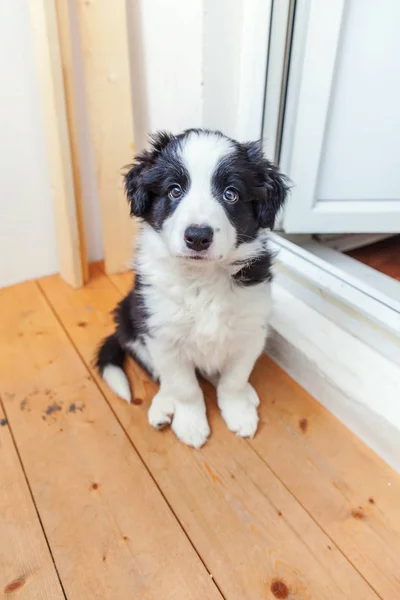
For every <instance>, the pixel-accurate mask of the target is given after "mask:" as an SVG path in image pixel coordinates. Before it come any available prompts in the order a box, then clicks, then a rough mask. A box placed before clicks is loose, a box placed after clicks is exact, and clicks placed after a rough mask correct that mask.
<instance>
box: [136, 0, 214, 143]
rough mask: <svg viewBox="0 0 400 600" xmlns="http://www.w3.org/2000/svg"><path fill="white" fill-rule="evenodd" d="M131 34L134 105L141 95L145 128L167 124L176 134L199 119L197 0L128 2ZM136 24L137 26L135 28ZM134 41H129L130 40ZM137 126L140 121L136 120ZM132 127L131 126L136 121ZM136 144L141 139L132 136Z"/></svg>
mask: <svg viewBox="0 0 400 600" xmlns="http://www.w3.org/2000/svg"><path fill="white" fill-rule="evenodd" d="M131 4H133V5H135V4H136V7H135V6H133V7H132V8H131V10H132V17H133V18H136V19H137V21H136V23H135V22H133V23H132V22H131V23H130V29H131V33H132V34H133V35H134V34H135V33H138V35H139V38H140V39H139V42H140V46H141V47H138V45H135V49H136V50H137V52H138V53H140V57H138V56H136V57H133V58H134V60H133V62H134V68H133V81H132V87H133V104H134V105H135V98H136V94H141V95H143V94H144V96H145V101H146V102H145V103H143V101H142V102H141V104H142V106H143V104H146V106H143V110H144V111H146V113H147V114H144V115H142V116H140V115H137V116H136V115H135V116H136V120H137V119H140V118H141V117H144V118H145V122H146V125H147V127H146V128H147V130H148V131H155V130H157V129H168V130H171V131H172V132H174V133H176V132H179V131H181V130H182V129H185V128H188V127H200V126H201V123H202V92H201V83H202V31H203V29H202V27H203V2H202V0H190V2H182V1H181V0H168V2H164V1H163V2H161V1H160V0H140V2H132V3H131ZM138 28H139V31H138ZM132 44H134V40H132ZM138 62H141V63H142V64H141V69H142V71H141V76H142V81H141V84H142V85H144V89H140V87H139V88H137V87H136V86H135V76H136V71H135V67H137V68H139V66H140V65H139V64H138ZM140 127H142V125H140ZM135 128H136V125H135ZM138 142H139V145H141V143H142V140H137V139H136V142H135V143H136V144H137V143H138Z"/></svg>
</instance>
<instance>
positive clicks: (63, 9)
mask: <svg viewBox="0 0 400 600" xmlns="http://www.w3.org/2000/svg"><path fill="white" fill-rule="evenodd" d="M70 10H71V3H69V2H65V1H64V0H61V1H60V0H56V13H57V26H58V35H59V40H60V55H61V57H60V58H61V66H62V73H63V81H64V92H65V110H66V116H67V123H68V132H69V142H70V146H71V162H72V175H73V178H74V191H75V203H76V216H77V224H78V231H79V239H80V253H81V263H82V276H83V282H84V283H85V282H86V281H87V280H88V275H89V265H88V262H87V249H86V236H85V221H84V214H83V197H82V185H81V169H80V162H79V147H78V139H79V136H78V116H77V107H76V103H77V101H78V99H77V96H76V90H75V83H76V82H75V77H74V70H73V48H72V43H73V42H72V31H71V25H70Z"/></svg>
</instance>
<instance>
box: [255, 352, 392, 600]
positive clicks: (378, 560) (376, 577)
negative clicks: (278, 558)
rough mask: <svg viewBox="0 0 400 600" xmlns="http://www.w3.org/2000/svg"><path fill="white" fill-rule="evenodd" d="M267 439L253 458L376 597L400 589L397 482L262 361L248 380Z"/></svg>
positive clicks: (299, 390)
mask: <svg viewBox="0 0 400 600" xmlns="http://www.w3.org/2000/svg"><path fill="white" fill-rule="evenodd" d="M253 382H254V384H255V385H256V387H257V389H258V390H259V391H260V393H261V397H262V398H263V402H262V404H261V418H262V423H263V429H264V431H265V436H256V437H255V438H254V440H253V441H252V442H251V445H252V446H253V448H254V449H255V450H256V451H257V453H258V454H259V455H260V456H261V457H262V458H263V459H264V460H265V461H266V462H267V463H268V465H269V466H270V467H271V468H272V469H273V471H274V472H275V473H279V477H280V479H281V480H282V481H283V483H284V484H285V485H286V486H288V487H289V488H290V489H291V491H292V492H293V493H294V494H295V496H296V497H297V498H298V500H299V501H300V502H301V504H302V505H303V506H304V507H305V508H306V510H307V511H308V512H309V513H310V514H311V515H312V516H313V518H314V519H315V520H316V521H317V522H318V523H319V524H320V525H321V527H322V528H323V529H324V530H325V531H326V533H327V534H328V535H329V536H330V537H331V539H332V540H333V541H334V542H335V543H336V544H337V545H338V546H339V547H340V548H341V549H342V551H343V552H344V553H345V555H346V556H347V557H348V558H349V560H351V562H352V563H353V564H354V566H355V567H356V568H357V569H358V570H359V572H360V573H361V574H363V575H364V577H365V578H366V579H368V581H369V582H370V584H371V585H372V587H373V588H374V589H375V591H376V592H377V593H378V595H379V596H380V597H381V598H385V599H386V598H387V599H390V598H394V597H396V596H398V595H399V590H400V561H399V556H400V502H399V498H400V476H399V475H398V474H397V473H395V472H394V471H393V469H391V468H390V467H389V466H388V465H387V464H386V463H385V462H384V461H383V460H381V459H380V458H379V457H378V456H377V455H376V454H375V453H374V452H373V451H372V450H370V449H369V448H368V447H367V446H366V445H365V444H364V443H363V442H361V441H360V440H359V439H358V438H356V437H355V436H354V435H353V434H352V433H351V432H350V431H349V430H347V429H346V428H345V426H344V425H343V424H342V423H340V422H339V421H338V420H337V419H336V418H335V417H334V416H333V415H331V414H330V413H328V412H327V411H326V409H324V408H323V407H322V406H321V405H320V404H319V403H318V402H317V401H316V400H314V399H313V398H311V397H310V396H309V395H308V394H307V392H305V390H303V389H302V388H301V387H300V386H299V385H298V384H297V383H296V382H294V381H293V380H291V379H290V378H288V376H287V375H286V374H285V373H284V372H283V371H282V370H281V369H279V368H278V367H277V366H276V365H275V364H274V363H273V362H272V361H271V360H270V359H268V358H267V357H263V358H262V360H261V361H260V362H259V363H258V364H257V368H256V369H255V372H254V374H253Z"/></svg>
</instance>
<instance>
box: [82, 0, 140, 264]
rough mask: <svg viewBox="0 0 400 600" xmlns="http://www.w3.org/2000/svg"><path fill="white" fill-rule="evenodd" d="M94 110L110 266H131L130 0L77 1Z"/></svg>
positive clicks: (133, 229) (133, 228)
mask: <svg viewBox="0 0 400 600" xmlns="http://www.w3.org/2000/svg"><path fill="white" fill-rule="evenodd" d="M77 8H78V20H79V30H80V37H81V46H82V52H83V65H84V72H85V83H86V94H87V102H88V113H89V117H90V121H91V123H90V125H91V133H92V140H93V146H94V155H95V162H96V170H97V182H98V190H99V198H100V211H101V220H102V232H103V246H104V257H105V266H106V270H107V272H108V273H115V272H119V271H126V270H127V269H128V268H129V265H130V261H131V254H132V248H133V247H134V241H133V239H132V238H134V237H135V235H136V233H137V230H138V225H137V223H136V221H134V220H131V219H130V217H129V210H128V203H127V201H126V197H125V193H124V190H123V187H122V176H121V170H122V169H123V167H124V166H125V165H126V164H127V163H129V162H130V161H131V158H132V154H133V118H132V104H131V91H130V69H129V54H128V29H127V21H126V1H125V0H114V2H113V3H112V10H110V6H109V3H108V2H105V1H102V2H98V1H96V2H94V1H93V0H77Z"/></svg>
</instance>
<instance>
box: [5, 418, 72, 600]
mask: <svg viewBox="0 0 400 600" xmlns="http://www.w3.org/2000/svg"><path fill="white" fill-rule="evenodd" d="M13 593H15V595H16V596H17V597H18V599H19V600H45V599H46V600H62V599H63V598H65V596H64V593H63V591H62V589H61V585H60V582H59V580H58V577H57V572H56V569H55V566H54V563H53V560H52V558H51V554H50V551H49V548H48V545H47V542H46V538H45V536H44V533H43V531H42V528H41V525H40V521H39V518H38V516H37V513H36V509H35V505H34V503H33V500H32V497H31V494H30V492H29V488H28V485H27V483H26V480H25V476H24V472H23V470H22V467H21V464H20V462H19V459H18V454H17V451H16V449H15V446H14V443H13V440H12V437H11V433H10V430H9V426H8V422H7V419H6V417H5V414H4V412H3V411H2V409H1V407H0V598H10V597H12V596H11V595H12V594H13Z"/></svg>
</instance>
